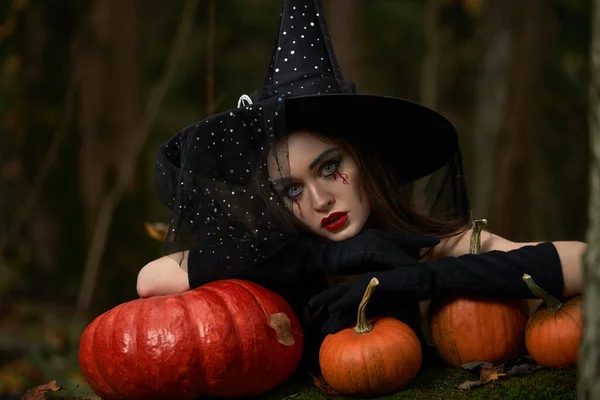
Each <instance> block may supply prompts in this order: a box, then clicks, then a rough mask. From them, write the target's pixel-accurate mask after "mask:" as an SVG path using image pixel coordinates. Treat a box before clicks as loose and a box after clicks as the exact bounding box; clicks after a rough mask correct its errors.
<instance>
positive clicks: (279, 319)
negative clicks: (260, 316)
mask: <svg viewBox="0 0 600 400" xmlns="http://www.w3.org/2000/svg"><path fill="white" fill-rule="evenodd" d="M269 326H270V327H271V328H273V329H275V332H277V341H278V342H279V343H281V344H282V345H284V346H291V345H293V344H294V342H295V340H294V335H292V330H291V329H290V319H289V318H288V316H287V315H285V313H282V312H280V313H275V314H273V315H271V317H270V318H269Z"/></svg>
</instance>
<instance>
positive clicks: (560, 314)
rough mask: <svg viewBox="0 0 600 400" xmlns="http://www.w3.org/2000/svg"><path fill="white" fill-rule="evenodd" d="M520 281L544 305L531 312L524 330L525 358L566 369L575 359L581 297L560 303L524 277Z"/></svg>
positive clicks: (580, 329) (578, 340)
mask: <svg viewBox="0 0 600 400" xmlns="http://www.w3.org/2000/svg"><path fill="white" fill-rule="evenodd" d="M523 280H524V281H525V282H526V283H527V286H529V289H530V290H531V291H532V292H533V294H535V295H536V296H537V297H539V298H540V299H542V300H544V303H542V304H540V306H539V307H538V308H537V309H536V310H535V311H534V312H533V314H532V315H531V317H530V318H529V321H528V322H527V326H526V327H525V346H526V347H527V351H528V352H529V355H530V356H531V357H532V358H533V359H534V360H535V362H537V363H538V364H539V365H541V366H543V367H554V368H561V367H568V366H572V365H576V364H577V361H578V360H579V347H580V346H581V338H582V336H583V315H582V313H583V307H582V304H581V296H574V297H571V298H570V299H568V300H567V301H566V302H564V303H563V302H561V301H560V300H558V299H557V298H556V297H554V296H552V295H551V294H550V293H548V292H546V291H545V290H544V289H542V288H541V287H539V286H538V285H537V284H536V283H535V282H534V280H533V279H532V278H531V276H529V275H528V274H524V275H523Z"/></svg>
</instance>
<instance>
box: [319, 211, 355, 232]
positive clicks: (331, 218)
mask: <svg viewBox="0 0 600 400" xmlns="http://www.w3.org/2000/svg"><path fill="white" fill-rule="evenodd" d="M347 221H348V213H347V212H334V213H331V214H329V215H328V216H327V217H325V218H323V219H322V220H321V226H322V227H323V228H325V229H327V230H328V231H330V232H332V231H335V230H338V229H340V228H341V227H342V226H344V225H345V224H346V222H347Z"/></svg>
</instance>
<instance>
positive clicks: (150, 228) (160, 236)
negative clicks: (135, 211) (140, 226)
mask: <svg viewBox="0 0 600 400" xmlns="http://www.w3.org/2000/svg"><path fill="white" fill-rule="evenodd" d="M144 228H145V229H146V234H147V235H148V236H150V237H151V238H152V239H155V240H158V241H159V242H162V241H164V240H165V238H166V237H167V231H168V230H169V226H168V225H167V224H165V223H162V222H144Z"/></svg>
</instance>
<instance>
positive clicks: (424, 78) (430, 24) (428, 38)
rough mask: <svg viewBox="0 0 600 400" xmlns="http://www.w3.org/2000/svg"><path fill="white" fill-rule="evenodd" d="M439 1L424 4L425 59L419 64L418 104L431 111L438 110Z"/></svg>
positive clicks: (429, 1)
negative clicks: (419, 86) (419, 93)
mask: <svg viewBox="0 0 600 400" xmlns="http://www.w3.org/2000/svg"><path fill="white" fill-rule="evenodd" d="M441 6H442V2H441V0H427V2H426V4H425V18H424V20H425V24H424V31H425V32H424V34H425V43H426V47H427V48H426V50H425V58H424V59H423V62H422V64H421V95H420V102H421V104H423V105H424V106H427V107H429V108H431V109H432V110H437V109H438V68H439V64H440V52H441V49H440V32H439V24H440V9H441Z"/></svg>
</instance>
